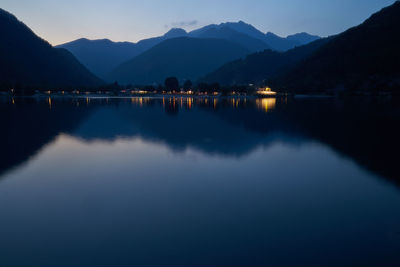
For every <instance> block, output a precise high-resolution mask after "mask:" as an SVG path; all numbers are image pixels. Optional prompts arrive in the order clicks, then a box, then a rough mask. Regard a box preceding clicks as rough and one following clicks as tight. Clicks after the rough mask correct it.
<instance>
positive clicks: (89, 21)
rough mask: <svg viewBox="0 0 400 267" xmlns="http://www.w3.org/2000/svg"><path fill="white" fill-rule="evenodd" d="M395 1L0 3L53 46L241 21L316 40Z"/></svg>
mask: <svg viewBox="0 0 400 267" xmlns="http://www.w3.org/2000/svg"><path fill="white" fill-rule="evenodd" d="M394 2H395V1H394V0H0V8H3V9H5V10H7V11H9V12H11V13H13V14H14V15H15V16H17V17H18V19H19V20H21V21H23V22H24V23H25V24H27V25H28V26H29V27H30V28H31V29H32V30H33V31H34V32H35V33H36V34H37V35H39V36H40V37H42V38H44V39H46V40H47V41H49V42H50V43H51V44H53V45H57V44H61V43H65V42H69V41H72V40H75V39H78V38H88V39H103V38H108V39H111V40H113V41H132V42H136V41H138V40H141V39H145V38H149V37H154V36H159V35H162V34H164V33H165V32H166V31H168V30H169V29H170V28H173V27H180V28H184V29H185V30H188V31H190V30H193V29H196V28H199V27H202V26H205V25H208V24H211V23H218V24H219V23H221V22H227V21H239V20H242V21H245V22H247V23H250V24H252V25H253V26H255V27H256V28H258V29H259V30H261V31H263V32H268V31H271V32H273V33H276V34H278V35H281V36H287V35H289V34H294V33H297V32H308V33H311V34H317V35H320V36H329V35H333V34H337V33H340V32H342V31H344V30H346V29H348V28H350V27H352V26H356V25H358V24H360V23H361V22H363V21H364V20H365V19H367V18H368V17H369V16H370V15H371V14H373V13H375V12H377V11H379V10H380V9H381V8H383V7H385V6H388V5H390V4H392V3H394Z"/></svg>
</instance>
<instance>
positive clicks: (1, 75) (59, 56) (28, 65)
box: [0, 9, 101, 89]
mask: <svg viewBox="0 0 400 267" xmlns="http://www.w3.org/2000/svg"><path fill="white" fill-rule="evenodd" d="M0 25H1V27H0V36H1V37H2V41H1V42H0V88H3V89H9V88H10V87H16V88H15V89H19V88H21V87H31V88H32V87H41V88H43V89H44V88H53V87H63V88H65V87H72V86H95V85H99V84H101V81H100V80H99V79H98V78H97V77H96V76H94V75H93V74H92V73H90V72H89V71H88V70H87V69H86V68H85V67H84V66H82V65H81V64H80V63H79V62H78V61H77V60H76V59H75V58H74V56H73V55H72V54H71V53H70V52H68V51H67V50H65V49H56V48H53V47H52V46H51V45H50V44H49V43H48V42H46V41H44V40H43V39H41V38H39V37H38V36H36V35H35V34H34V33H33V32H32V31H31V30H30V29H29V28H28V27H27V26H26V25H25V24H23V23H22V22H20V21H19V20H18V19H17V18H16V17H15V16H13V15H12V14H10V13H8V12H7V11H5V10H2V9H0Z"/></svg>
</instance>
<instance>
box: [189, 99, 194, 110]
mask: <svg viewBox="0 0 400 267" xmlns="http://www.w3.org/2000/svg"><path fill="white" fill-rule="evenodd" d="M192 101H193V98H191V97H189V99H188V108H189V109H192Z"/></svg>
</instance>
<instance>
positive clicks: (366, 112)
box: [0, 97, 400, 267]
mask: <svg viewBox="0 0 400 267" xmlns="http://www.w3.org/2000/svg"><path fill="white" fill-rule="evenodd" d="M0 118H1V133H0V137H1V140H2V141H1V142H2V149H1V152H0V159H1V163H0V216H1V217H0V266H2V267H3V266H4V267H8V266H400V253H399V251H400V187H399V185H400V171H399V168H398V167H399V166H398V165H399V162H398V159H399V156H398V150H399V148H400V146H399V144H400V142H399V140H398V137H399V136H400V131H399V129H398V128H397V127H396V126H398V124H399V122H400V112H399V109H396V108H395V107H394V106H393V105H392V103H390V102H389V103H388V102H386V101H383V102H380V101H372V100H365V99H356V100H346V101H342V100H336V99H277V100H275V99H264V100H261V99H257V100H256V99H244V98H242V99H212V98H208V99H205V98H203V99H196V98H164V99H163V98H125V99H111V98H110V99H105V98H101V99H97V98H87V99H86V98H79V99H76V98H75V99H72V98H54V97H53V98H37V99H33V98H25V99H23V98H16V99H6V98H5V99H1V101H0Z"/></svg>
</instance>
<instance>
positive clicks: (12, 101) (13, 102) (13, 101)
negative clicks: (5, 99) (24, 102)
mask: <svg viewBox="0 0 400 267" xmlns="http://www.w3.org/2000/svg"><path fill="white" fill-rule="evenodd" d="M11 103H12V104H13V105H15V100H14V97H13V98H12V100H11Z"/></svg>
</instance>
